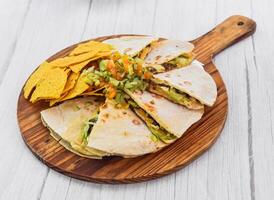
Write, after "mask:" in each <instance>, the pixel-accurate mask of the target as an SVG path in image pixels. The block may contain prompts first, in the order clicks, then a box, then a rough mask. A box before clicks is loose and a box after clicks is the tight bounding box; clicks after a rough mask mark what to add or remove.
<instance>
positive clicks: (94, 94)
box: [82, 87, 105, 96]
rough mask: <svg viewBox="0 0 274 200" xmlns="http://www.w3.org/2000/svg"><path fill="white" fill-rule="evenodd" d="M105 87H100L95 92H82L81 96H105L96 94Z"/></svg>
mask: <svg viewBox="0 0 274 200" xmlns="http://www.w3.org/2000/svg"><path fill="white" fill-rule="evenodd" d="M104 88H105V87H101V88H98V89H95V90H91V91H88V90H87V91H86V92H84V93H83V94H82V95H83V96H105V94H103V93H96V92H98V91H100V90H102V89H104Z"/></svg>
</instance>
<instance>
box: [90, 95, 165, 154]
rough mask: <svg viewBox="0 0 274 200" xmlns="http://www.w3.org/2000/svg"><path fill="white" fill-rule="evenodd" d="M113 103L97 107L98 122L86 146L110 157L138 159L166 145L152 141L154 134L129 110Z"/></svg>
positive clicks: (108, 101)
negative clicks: (135, 157)
mask: <svg viewBox="0 0 274 200" xmlns="http://www.w3.org/2000/svg"><path fill="white" fill-rule="evenodd" d="M115 105H116V103H115V101H113V100H106V102H105V104H104V105H103V106H101V107H100V113H99V116H98V120H97V123H96V124H95V125H94V126H93V129H92V131H91V132H90V135H89V142H88V146H89V147H91V148H95V149H98V150H101V151H104V152H108V153H110V154H112V155H122V156H125V157H134V156H140V155H144V154H147V153H152V152H155V151H157V150H159V149H160V148H161V147H163V146H164V145H165V144H163V143H161V142H154V141H153V140H152V137H153V134H152V133H151V132H150V131H149V129H148V128H147V126H146V125H145V124H144V123H143V121H142V120H141V119H140V118H138V117H137V116H136V114H135V113H134V112H133V111H132V110H130V109H128V108H119V109H118V108H116V107H115Z"/></svg>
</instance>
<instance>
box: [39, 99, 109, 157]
mask: <svg viewBox="0 0 274 200" xmlns="http://www.w3.org/2000/svg"><path fill="white" fill-rule="evenodd" d="M100 104H102V99H100V98H97V97H85V98H77V99H73V100H68V101H66V102H64V103H62V104H60V105H58V106H55V107H52V108H49V109H46V110H43V111H42V112H41V118H42V122H43V123H44V125H45V126H46V127H47V128H48V129H49V130H50V132H51V135H52V136H53V137H54V138H55V139H57V140H60V141H59V143H60V144H61V145H63V146H64V147H65V148H67V149H68V150H70V151H72V152H74V153H75V152H77V154H78V155H81V156H85V157H89V158H101V157H102V156H104V155H107V153H104V152H101V151H98V150H96V149H92V148H86V147H85V145H82V130H83V127H84V126H85V125H86V122H87V121H88V120H89V119H90V118H91V116H92V113H94V112H95V111H96V110H97V109H98V107H99V106H100Z"/></svg>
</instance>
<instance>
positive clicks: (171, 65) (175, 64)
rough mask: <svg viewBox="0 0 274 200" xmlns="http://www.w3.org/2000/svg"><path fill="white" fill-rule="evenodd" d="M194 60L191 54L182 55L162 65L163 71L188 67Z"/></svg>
mask: <svg viewBox="0 0 274 200" xmlns="http://www.w3.org/2000/svg"><path fill="white" fill-rule="evenodd" d="M193 59H194V56H193V54H192V53H184V54H182V55H180V56H178V57H176V58H174V59H172V60H170V61H168V62H166V63H164V64H163V66H164V68H165V71H170V70H172V69H175V68H180V67H185V66H187V65H189V64H190V63H191V62H192V61H193Z"/></svg>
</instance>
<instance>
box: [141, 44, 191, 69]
mask: <svg viewBox="0 0 274 200" xmlns="http://www.w3.org/2000/svg"><path fill="white" fill-rule="evenodd" d="M193 49H194V45H193V44H191V43H189V42H183V41H179V40H162V41H159V42H157V43H156V44H154V45H153V48H152V50H151V51H150V53H149V54H148V55H147V57H146V58H145V65H161V64H163V63H165V62H168V61H170V60H172V59H174V58H176V57H178V56H180V55H182V54H184V53H186V54H187V53H191V52H192V50H193Z"/></svg>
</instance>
